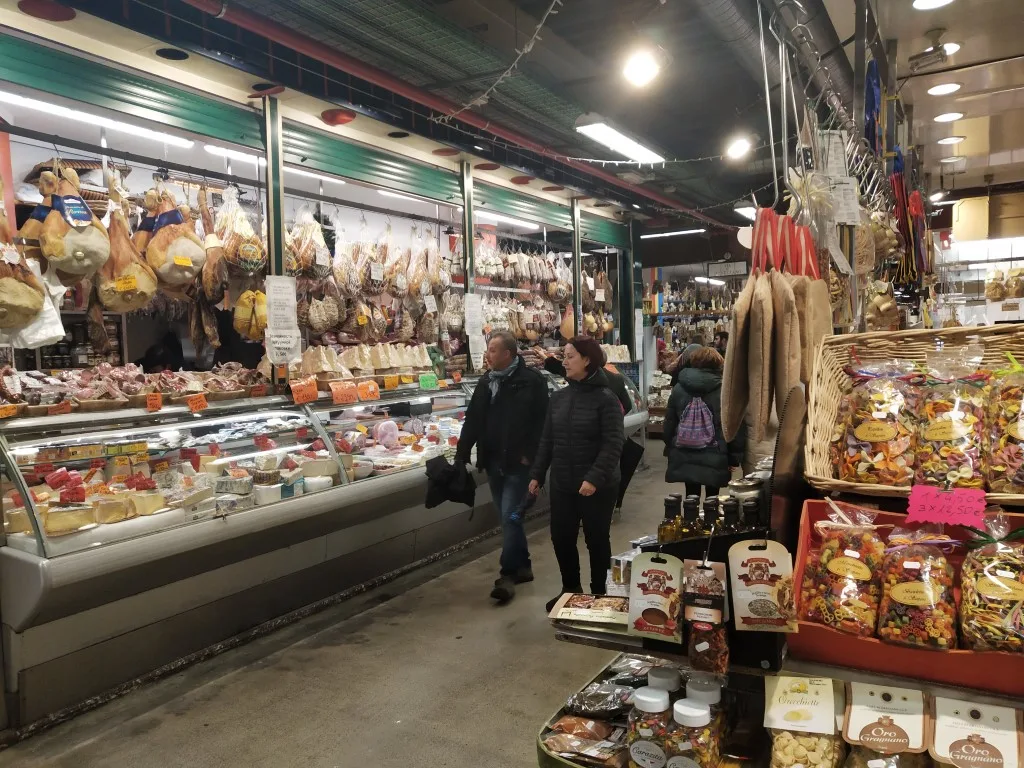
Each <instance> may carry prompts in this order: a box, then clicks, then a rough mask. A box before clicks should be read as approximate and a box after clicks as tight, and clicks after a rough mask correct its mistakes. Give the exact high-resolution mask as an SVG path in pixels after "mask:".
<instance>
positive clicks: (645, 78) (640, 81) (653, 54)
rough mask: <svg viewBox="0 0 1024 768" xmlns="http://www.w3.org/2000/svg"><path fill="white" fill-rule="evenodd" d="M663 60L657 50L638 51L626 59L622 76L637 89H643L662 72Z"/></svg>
mask: <svg viewBox="0 0 1024 768" xmlns="http://www.w3.org/2000/svg"><path fill="white" fill-rule="evenodd" d="M661 58H662V57H661V56H659V55H658V52H657V50H656V49H651V48H640V49H637V50H635V51H633V52H632V53H630V54H629V56H627V57H626V63H625V64H624V65H623V67H622V76H623V77H625V78H626V80H628V81H629V82H630V83H631V84H632V85H635V86H636V87H637V88H643V87H644V86H646V85H649V84H650V83H651V81H653V80H654V78H656V77H657V76H658V74H659V73H660V72H661V61H660V59H661Z"/></svg>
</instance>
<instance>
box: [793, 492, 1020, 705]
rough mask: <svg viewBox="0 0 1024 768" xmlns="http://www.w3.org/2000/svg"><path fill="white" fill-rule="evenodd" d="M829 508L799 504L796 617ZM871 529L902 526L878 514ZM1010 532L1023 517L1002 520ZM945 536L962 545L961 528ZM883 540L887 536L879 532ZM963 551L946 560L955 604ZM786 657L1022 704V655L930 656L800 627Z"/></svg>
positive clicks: (897, 518) (899, 519)
mask: <svg viewBox="0 0 1024 768" xmlns="http://www.w3.org/2000/svg"><path fill="white" fill-rule="evenodd" d="M828 512H829V506H828V504H827V503H826V502H824V501H818V500H809V501H806V502H804V508H803V512H802V514H801V519H800V541H799V544H798V547H797V553H796V562H795V563H794V568H793V570H794V574H793V583H794V585H795V586H796V599H797V612H798V614H799V608H800V606H799V602H800V592H801V590H800V585H801V584H802V583H803V577H804V567H805V566H806V564H807V561H808V557H809V555H810V553H811V552H812V551H813V550H814V548H816V547H817V544H818V540H817V534H816V533H815V532H814V524H815V523H816V522H818V521H819V520H827V519H829V518H828ZM877 515H878V516H877V517H876V518H875V523H876V524H892V525H902V524H903V523H904V520H905V518H906V515H903V514H897V513H893V512H878V513H877ZM1007 517H1010V518H1013V520H1014V525H1013V527H1015V528H1016V527H1021V526H1024V515H1020V514H1007ZM946 532H947V533H948V534H949V535H950V536H952V537H953V538H954V539H959V540H968V539H970V534H969V533H968V532H967V531H965V530H964V529H963V528H959V527H955V526H954V527H950V528H947V529H946ZM883 535H887V533H886V532H885V531H883ZM963 557H964V550H963V548H958V549H957V550H956V551H955V552H954V553H953V554H951V555H950V557H949V559H950V561H951V562H952V563H953V565H954V566H955V568H956V588H955V590H954V591H955V594H956V599H957V605H958V606H959V602H960V564H961V562H962V561H963ZM787 640H788V643H789V655H790V656H792V657H793V658H795V659H803V660H805V661H813V662H818V663H820V664H831V665H834V666H839V667H851V668H853V669H862V670H866V671H869V672H876V673H879V674H883V675H894V676H897V677H904V678H911V679H915V680H921V681H931V682H935V683H942V684H944V685H951V686H957V687H963V688H974V689H980V690H984V691H990V692H992V693H999V694H1003V695H1006V696H1015V697H1021V698H1024V654H1018V653H1002V652H999V651H932V650H927V649H921V648H910V647H907V646H902V645H894V644H892V643H883V642H882V641H881V640H878V639H876V638H873V637H857V636H855V635H850V634H847V633H845V632H840V631H839V630H837V629H832V628H831V627H825V626H822V625H820V624H814V623H812V622H808V621H801V622H800V631H799V632H798V633H796V634H794V635H789V636H788V638H787Z"/></svg>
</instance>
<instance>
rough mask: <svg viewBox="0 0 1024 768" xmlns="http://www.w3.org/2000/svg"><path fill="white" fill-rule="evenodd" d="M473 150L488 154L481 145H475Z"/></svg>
mask: <svg viewBox="0 0 1024 768" xmlns="http://www.w3.org/2000/svg"><path fill="white" fill-rule="evenodd" d="M473 149H479V150H480V151H481V152H486V151H487V150H486V149H484V148H483V147H481V146H480V145H479V144H474V145H473Z"/></svg>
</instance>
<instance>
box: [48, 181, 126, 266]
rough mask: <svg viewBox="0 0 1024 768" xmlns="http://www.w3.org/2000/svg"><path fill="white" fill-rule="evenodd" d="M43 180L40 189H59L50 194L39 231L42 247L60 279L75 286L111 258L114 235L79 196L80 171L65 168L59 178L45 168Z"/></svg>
mask: <svg viewBox="0 0 1024 768" xmlns="http://www.w3.org/2000/svg"><path fill="white" fill-rule="evenodd" d="M44 180H45V183H44ZM54 181H56V184H54ZM39 183H40V190H42V189H43V188H44V187H45V188H46V189H53V188H55V189H56V192H55V193H54V194H51V195H50V206H51V207H50V210H49V212H48V213H46V217H45V219H44V220H43V224H42V227H41V228H40V230H39V250H40V252H41V253H42V255H43V257H44V258H45V259H46V260H47V262H48V263H49V264H50V265H52V266H53V267H54V268H56V270H57V275H58V277H59V278H60V281H61V282H62V283H64V284H65V285H74V284H75V283H77V282H78V281H79V280H81V279H82V278H85V277H90V276H91V275H94V274H95V273H96V271H97V270H98V269H99V268H100V267H102V266H103V265H104V264H105V263H106V261H107V259H109V258H110V238H109V237H108V235H107V230H106V229H105V228H104V227H103V224H102V223H101V222H100V220H99V219H98V218H96V215H95V214H94V213H93V212H92V211H91V210H90V209H89V206H88V205H86V203H85V201H84V200H83V199H82V198H81V196H80V195H79V182H78V173H76V172H75V170H74V169H72V168H61V169H60V178H59V179H58V178H57V175H56V174H54V173H52V172H50V171H44V172H43V173H42V174H40V176H39ZM38 208H39V206H37V210H38ZM35 215H36V214H35V212H33V217H35Z"/></svg>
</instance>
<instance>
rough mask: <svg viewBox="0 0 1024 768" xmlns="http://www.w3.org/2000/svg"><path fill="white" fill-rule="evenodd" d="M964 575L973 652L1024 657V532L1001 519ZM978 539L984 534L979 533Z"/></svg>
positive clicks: (994, 518) (963, 603) (963, 626)
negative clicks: (1005, 653)
mask: <svg viewBox="0 0 1024 768" xmlns="http://www.w3.org/2000/svg"><path fill="white" fill-rule="evenodd" d="M985 525H986V528H987V531H986V532H985V533H984V535H982V536H979V538H978V540H977V541H976V542H973V544H977V545H979V546H975V547H974V548H973V549H972V550H971V551H970V552H969V553H968V554H967V557H965V558H964V563H963V566H962V568H961V570H960V632H961V635H962V636H963V641H964V646H965V647H966V648H969V649H971V650H974V651H1009V652H1011V653H1022V652H1024V529H1021V528H1018V529H1016V530H1011V525H1010V522H1009V518H1007V517H1005V516H1004V515H1002V514H1001V513H996V514H993V515H990V516H989V517H988V518H986V521H985ZM979 533H981V532H980V531H979Z"/></svg>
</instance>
